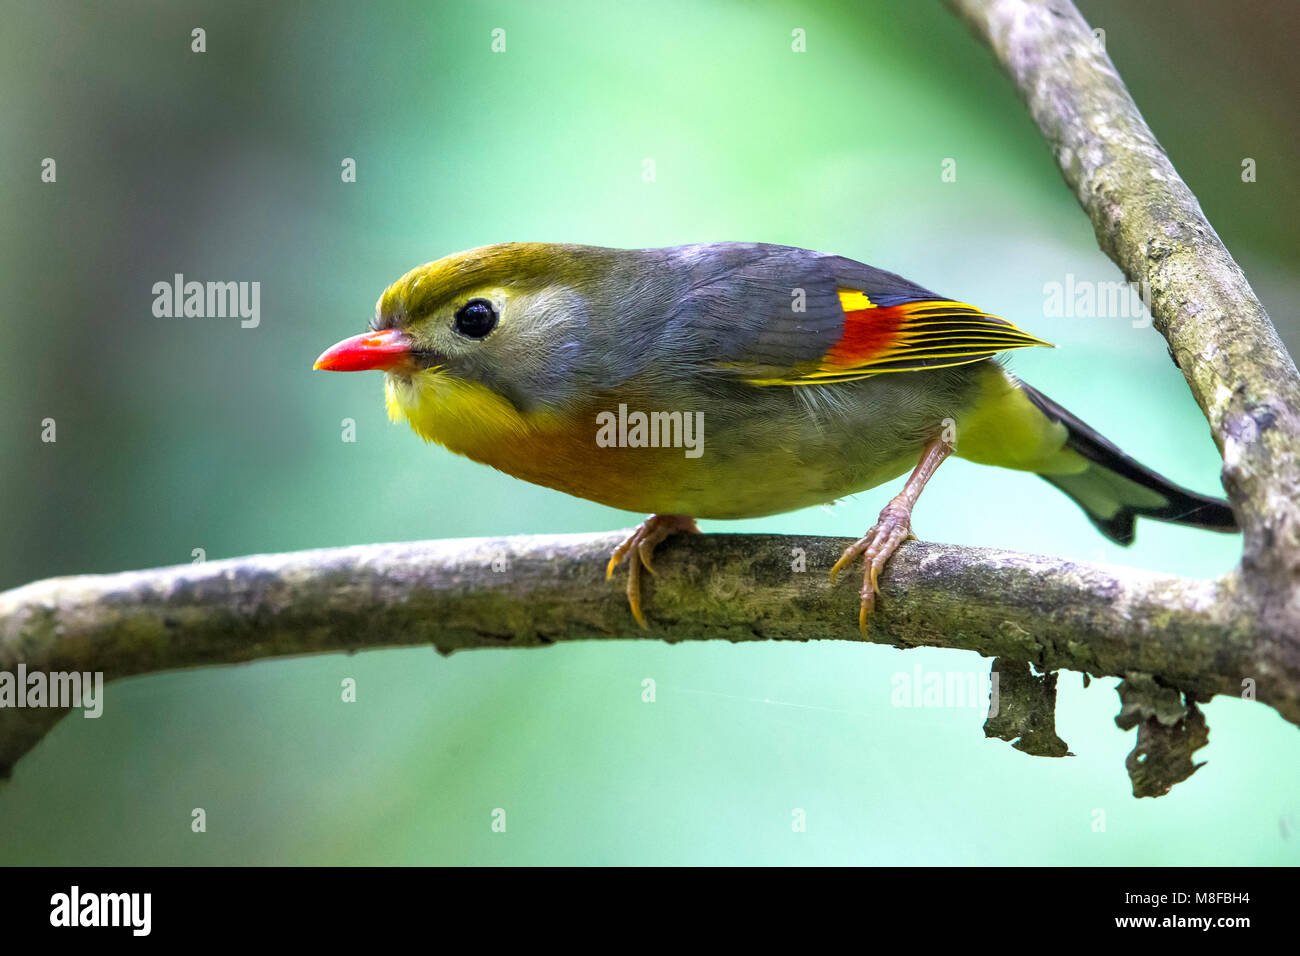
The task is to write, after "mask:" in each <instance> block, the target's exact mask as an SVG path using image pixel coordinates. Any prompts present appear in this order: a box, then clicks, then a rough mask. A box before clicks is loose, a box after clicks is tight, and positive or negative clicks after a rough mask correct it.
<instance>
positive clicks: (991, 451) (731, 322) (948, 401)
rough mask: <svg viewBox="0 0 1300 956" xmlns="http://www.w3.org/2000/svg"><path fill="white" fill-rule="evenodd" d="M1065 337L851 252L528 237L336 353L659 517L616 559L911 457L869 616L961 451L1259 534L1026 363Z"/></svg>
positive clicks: (458, 447) (1170, 517)
mask: <svg viewBox="0 0 1300 956" xmlns="http://www.w3.org/2000/svg"><path fill="white" fill-rule="evenodd" d="M1039 346H1047V347H1054V346H1052V345H1051V343H1048V342H1046V341H1044V340H1042V339H1040V338H1038V337H1036V336H1034V335H1032V334H1030V333H1028V332H1026V331H1023V330H1022V329H1020V328H1018V327H1017V326H1015V325H1014V324H1012V323H1011V322H1010V321H1008V320H1006V319H1004V318H1000V317H998V316H995V315H992V314H989V313H987V312H984V311H982V310H980V309H978V308H976V307H975V306H972V305H969V304H967V303H964V302H960V301H956V300H953V299H949V298H947V297H945V296H942V295H938V294H936V293H933V292H931V291H929V290H928V289H926V288H923V287H922V286H919V285H917V284H915V283H913V282H911V281H909V280H907V279H905V278H903V277H901V276H899V275H896V274H894V273H892V272H887V271H885V270H882V269H878V268H875V267H873V266H869V265H866V264H864V263H862V262H858V261H855V260H853V259H850V258H846V257H843V256H837V255H832V254H828V253H822V252H815V251H812V250H808V249H801V248H795V247H791V246H783V245H773V244H767V243H746V242H714V243H701V244H693V245H682V246H673V247H667V248H652V249H614V248H606V247H601V246H588V245H573V244H560V243H540V242H507V243H498V244H495V245H488V246H483V247H480V248H476V249H470V250H468V251H465V252H460V253H455V254H452V255H448V256H445V257H443V258H440V259H437V260H435V261H433V262H429V263H426V264H424V265H421V266H418V267H416V268H414V269H412V270H410V271H409V272H407V273H406V274H405V275H403V276H402V277H401V278H399V279H398V280H397V281H396V282H393V283H392V284H391V285H390V286H388V288H387V289H386V290H385V291H384V292H383V294H382V295H381V296H380V297H379V300H378V302H377V303H376V306H375V311H374V314H373V316H372V317H371V319H370V322H369V328H368V329H367V330H366V331H364V332H362V333H360V334H358V335H354V336H351V337H350V338H346V339H344V340H343V341H340V342H338V343H337V344H335V345H333V346H331V347H330V348H328V349H327V350H325V352H324V353H322V354H321V355H320V357H319V358H318V359H317V360H316V362H315V366H314V367H315V368H316V369H323V370H330V371H362V370H382V371H383V372H384V373H386V374H385V399H386V406H387V410H388V413H389V416H390V418H391V419H392V420H393V421H395V422H402V421H405V422H406V423H408V424H409V425H410V427H411V428H412V430H413V431H414V432H415V433H416V434H417V435H419V436H420V437H421V438H423V439H424V440H425V441H426V442H434V443H437V444H439V445H442V446H444V447H445V448H447V449H449V450H451V451H452V452H455V453H457V454H460V455H464V456H467V457H468V458H471V459H473V460H474V461H477V462H480V463H482V464H485V465H489V466H491V467H493V468H496V469H498V470H500V471H502V472H505V473H506V474H508V475H513V476H514V477H516V478H520V479H523V480H525V481H529V482H533V483H535V484H538V485H544V486H546V487H548V488H552V489H556V490H558V491H562V492H565V493H567V494H570V495H576V496H578V497H580V498H585V499H588V500H591V501H596V502H599V503H601V504H604V505H608V506H610V507H613V508H618V509H621V510H625V511H633V512H640V513H644V514H647V515H648V517H647V518H646V519H645V520H644V521H643V522H642V523H641V524H640V525H639V526H638V527H637V528H636V529H635V530H634V531H633V532H632V533H631V535H629V536H628V538H627V539H626V540H625V541H623V542H622V543H621V544H620V545H619V546H618V547H617V548H616V549H615V550H614V552H613V554H612V555H611V556H610V559H609V563H608V566H607V568H606V578H607V579H608V578H610V577H612V575H613V574H614V572H615V570H616V569H617V568H618V566H619V565H621V564H623V563H626V564H627V566H628V574H627V583H626V592H627V600H628V606H629V608H630V611H631V614H632V616H633V618H634V619H635V621H636V623H637V624H638V625H640V626H641V627H642V628H646V627H648V622H647V619H646V616H645V613H644V609H643V607H642V601H641V586H640V585H641V571H642V569H644V570H645V571H646V572H648V573H651V574H654V573H656V572H655V568H654V565H653V554H654V551H655V548H656V546H657V545H658V544H660V543H661V542H662V541H663V540H665V539H666V538H667V537H668V536H670V535H672V534H675V533H685V534H694V533H699V528H698V526H697V525H696V520H697V519H700V518H704V519H743V518H757V517H762V516H766V515H772V514H778V513H782V512H787V511H794V510H796V509H800V508H805V507H810V506H814V505H823V504H826V503H827V502H832V501H836V500H838V499H841V498H844V497H846V496H849V495H852V494H855V493H858V492H861V491H864V490H866V489H869V488H874V487H876V486H878V485H881V484H884V483H886V482H891V481H894V480H895V479H897V478H899V477H901V476H903V475H904V474H909V471H910V474H909V477H908V478H907V479H906V480H905V482H904V484H903V487H902V489H901V490H900V491H899V493H898V494H897V495H895V496H894V497H893V498H892V499H891V500H890V501H889V503H888V504H887V505H886V506H885V507H884V509H883V510H882V511H881V512H880V516H879V519H878V521H877V522H876V524H875V525H874V526H873V527H872V528H871V529H869V530H868V531H867V533H866V534H864V535H863V536H862V537H860V538H859V539H857V540H856V541H855V542H854V543H853V544H851V545H849V546H848V547H847V548H846V549H845V550H844V552H843V554H842V555H841V556H840V558H839V560H838V561H837V562H836V563H835V565H834V567H833V568H831V571H830V576H831V579H832V581H834V580H835V579H836V576H837V575H838V574H839V573H840V572H841V571H842V570H843V569H844V568H846V567H848V566H850V565H851V564H853V563H854V562H856V561H857V560H858V559H861V560H862V562H863V583H862V587H861V589H860V592H859V607H858V626H859V628H860V629H861V630H862V633H863V635H864V636H865V635H866V632H867V623H868V619H869V615H870V614H871V612H872V611H873V610H874V609H875V606H876V602H877V598H878V597H879V596H880V593H881V592H880V584H879V576H880V572H881V570H882V569H883V568H884V566H885V564H886V562H887V561H888V560H889V558H890V557H891V556H892V555H893V554H894V552H895V551H896V550H897V549H898V547H899V546H900V545H901V544H902V543H903V542H904V541H905V540H907V539H908V538H911V537H913V535H912V528H911V522H912V514H913V510H914V508H915V507H916V504H917V499H918V498H919V497H920V494H921V491H922V489H923V488H924V487H925V485H926V483H927V482H928V481H929V480H930V478H931V477H932V476H933V475H934V473H935V471H936V469H937V468H938V467H939V466H940V465H941V464H942V463H943V462H944V461H945V460H946V459H947V458H948V457H949V456H953V455H955V456H957V457H960V458H964V459H966V460H968V461H972V462H975V463H978V464H983V465H991V466H997V467H1001V468H1006V469H1013V470H1018V471H1024V472H1031V473H1034V474H1037V475H1039V476H1041V477H1042V478H1044V479H1046V480H1047V481H1048V482H1049V483H1050V484H1052V485H1054V486H1055V487H1056V488H1058V489H1059V490H1060V491H1062V492H1064V493H1065V494H1066V495H1067V496H1069V497H1070V498H1072V499H1073V500H1074V501H1075V503H1077V504H1078V505H1079V507H1080V508H1082V509H1083V512H1084V514H1085V515H1086V516H1087V518H1088V519H1089V520H1090V521H1091V522H1092V524H1093V525H1095V526H1096V528H1097V529H1098V530H1099V531H1100V532H1101V533H1102V534H1103V535H1105V536H1106V537H1107V538H1109V539H1110V540H1112V541H1115V542H1118V543H1119V544H1124V545H1127V544H1130V543H1131V542H1132V541H1133V538H1134V533H1135V524H1136V519H1137V518H1138V517H1144V518H1152V519H1155V520H1158V521H1166V522H1172V523H1175V524H1180V525H1190V526H1194V527H1199V528H1205V529H1210V530H1214V531H1222V532H1231V531H1236V530H1238V525H1237V521H1236V518H1235V516H1234V514H1233V512H1232V509H1231V508H1230V507H1229V505H1228V503H1227V502H1226V501H1223V500H1221V499H1218V498H1215V497H1212V496H1208V495H1203V494H1200V493H1198V492H1195V491H1191V490H1188V489H1186V488H1183V487H1180V486H1179V485H1177V484H1175V483H1173V482H1172V481H1170V480H1169V479H1167V478H1164V477H1162V476H1161V475H1159V474H1157V473H1156V472H1155V471H1152V470H1151V469H1150V468H1147V467H1146V466H1144V465H1142V464H1140V463H1139V462H1138V461H1136V460H1135V459H1133V458H1132V457H1130V456H1129V455H1127V454H1125V453H1124V452H1123V451H1121V450H1120V449H1119V448H1118V447H1116V446H1115V445H1114V444H1113V443H1111V442H1110V441H1108V440H1107V439H1106V438H1104V437H1103V436H1102V435H1100V434H1099V433H1098V432H1097V431H1096V430H1095V429H1093V428H1091V427H1089V426H1088V425H1087V424H1085V423H1084V422H1083V421H1082V420H1081V419H1079V418H1078V417H1076V416H1075V415H1073V414H1072V413H1070V412H1069V411H1067V410H1066V409H1064V408H1063V407H1061V406H1060V405H1058V404H1057V403H1055V402H1053V401H1052V400H1051V399H1049V398H1047V397H1046V396H1045V395H1043V394H1042V393H1041V392H1039V391H1037V390H1036V389H1034V388H1033V387H1031V386H1030V385H1028V384H1026V383H1025V382H1023V381H1021V380H1020V379H1019V378H1017V377H1016V376H1014V375H1013V374H1011V372H1010V371H1008V369H1007V368H1006V364H1005V353H1007V352H1009V351H1011V350H1015V349H1022V348H1029V347H1039Z"/></svg>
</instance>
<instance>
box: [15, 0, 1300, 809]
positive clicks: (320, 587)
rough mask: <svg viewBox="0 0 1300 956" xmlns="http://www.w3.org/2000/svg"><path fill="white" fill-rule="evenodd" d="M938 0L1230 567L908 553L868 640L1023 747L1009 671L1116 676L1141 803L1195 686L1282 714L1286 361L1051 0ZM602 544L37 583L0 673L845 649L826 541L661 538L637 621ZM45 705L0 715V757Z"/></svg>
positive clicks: (1292, 471)
mask: <svg viewBox="0 0 1300 956" xmlns="http://www.w3.org/2000/svg"><path fill="white" fill-rule="evenodd" d="M948 2H949V4H950V5H951V6H952V7H953V8H954V9H955V10H957V11H958V12H960V13H961V14H962V16H964V17H965V18H966V20H967V21H968V22H969V23H970V24H971V26H972V27H973V29H974V30H975V32H976V33H977V34H978V35H979V36H980V37H982V38H983V39H984V40H985V41H986V42H987V43H988V45H989V47H990V48H991V49H992V51H993V52H994V54H995V56H996V57H997V58H998V60H999V61H1000V63H1001V64H1002V66H1003V67H1004V68H1005V69H1006V71H1007V73H1008V74H1009V75H1010V76H1011V78H1012V80H1013V81H1014V82H1015V84H1016V85H1017V87H1018V88H1019V89H1020V91H1021V93H1022V94H1023V96H1024V98H1025V100H1026V102H1027V103H1028V105H1029V109H1030V111H1031V113H1032V114H1033V116H1034V119H1035V120H1036V121H1037V123H1038V125H1039V127H1040V128H1041V129H1042V131H1043V133H1044V135H1045V136H1046V138H1047V141H1048V143H1049V144H1050V146H1051V148H1052V150H1053V152H1054V154H1055V157H1056V159H1057V161H1058V163H1059V164H1060V167H1061V170H1062V172H1063V173H1064V175H1065V178H1066V181H1067V182H1068V183H1069V185H1070V187H1071V188H1072V189H1073V190H1074V192H1075V194H1076V196H1077V197H1078V198H1079V202H1080V203H1081V205H1082V206H1083V208H1084V209H1085V211H1086V212H1087V213H1088V215H1089V216H1090V217H1091V218H1092V221H1093V223H1094V225H1095V227H1096V232H1097V239H1098V242H1099V243H1100V244H1101V247H1102V249H1103V250H1105V251H1106V252H1107V254H1109V255H1110V256H1111V258H1112V259H1114V260H1115V262H1116V263H1117V264H1118V265H1119V266H1120V268H1121V269H1123V271H1124V272H1125V274H1126V275H1127V276H1128V277H1129V278H1130V279H1131V280H1134V281H1141V282H1144V283H1147V284H1149V287H1150V290H1151V296H1150V298H1151V303H1150V304H1151V311H1152V314H1153V317H1154V322H1155V326H1156V328H1157V329H1159V331H1160V332H1161V333H1162V334H1163V335H1164V336H1165V337H1166V339H1167V340H1168V342H1169V347H1170V354H1171V355H1172V356H1173V357H1174V361H1175V362H1177V364H1178V366H1179V368H1181V369H1182V371H1183V374H1184V375H1185V376H1186V378H1187V381H1188V384H1189V385H1190V387H1191V389H1192V393H1193V395H1194V396H1195V398H1196V400H1197V402H1199V403H1200V406H1201V408H1202V409H1203V410H1204V412H1205V414H1206V417H1207V419H1208V421H1209V424H1210V429H1211V431H1212V432H1213V434H1214V438H1215V441H1216V442H1217V443H1218V446H1219V448H1220V450H1221V451H1222V453H1223V456H1224V469H1223V476H1224V484H1225V487H1226V488H1227V490H1228V494H1229V497H1230V499H1231V501H1232V503H1233V506H1234V508H1235V510H1236V511H1237V514H1238V516H1239V518H1240V520H1241V523H1242V526H1243V528H1244V530H1245V550H1244V557H1243V561H1242V566H1241V567H1240V568H1239V569H1237V570H1235V571H1233V572H1232V573H1229V574H1227V575H1225V576H1224V577H1223V578H1221V579H1219V580H1216V581H1195V580H1187V579H1182V578H1177V577H1171V576H1168V575H1160V574H1153V573H1150V572H1146V571H1139V570H1133V569H1125V568H1116V567H1105V566H1100V565H1088V564H1076V563H1072V562H1067V561H1061V560H1056V559H1052V558H1043V557H1036V556H1031V555H1021V554H1014V553H1010V552H1003V551H991V550H986V549H970V548H957V547H951V546H945V545H936V544H922V543H919V542H914V543H909V544H906V545H904V547H903V548H902V549H901V550H900V552H899V553H898V555H897V556H896V557H895V558H894V559H893V560H892V561H891V562H890V564H889V566H888V568H887V569H886V571H885V574H884V575H883V577H882V584H883V588H884V598H883V599H882V600H881V602H880V604H879V607H878V610H877V612H876V614H875V615H874V616H873V618H872V620H871V640H873V641H876V642H880V643H889V644H894V645H896V646H900V647H912V646H918V645H929V646H935V647H953V648H964V649H967V650H971V651H975V652H976V653H979V654H982V655H984V656H986V657H994V658H1000V660H999V661H998V663H997V665H996V666H998V667H999V668H1001V673H1002V674H1003V675H1005V676H1006V677H1007V680H1008V684H1007V690H1008V698H1007V703H1008V710H1007V712H1006V713H1005V714H1003V715H1002V716H1001V717H1000V718H997V719H994V720H991V721H990V723H989V725H988V728H987V729H988V732H989V733H991V734H996V735H999V736H1004V737H1006V738H1007V739H1012V738H1017V737H1018V738H1019V739H1020V741H1021V742H1020V744H1018V746H1021V747H1022V749H1026V750H1029V751H1031V752H1036V753H1045V754H1051V753H1060V752H1062V751H1063V750H1064V746H1065V745H1064V742H1062V741H1060V740H1059V738H1057V737H1056V735H1055V731H1054V729H1053V727H1052V722H1051V719H1050V717H1051V715H1050V711H1051V706H1052V700H1053V697H1052V691H1053V689H1054V682H1053V680H1052V679H1051V677H1050V675H1049V676H1046V677H1045V678H1042V679H1039V678H1036V677H1035V676H1034V675H1033V673H1032V672H1031V671H1028V669H1027V668H1025V667H1024V666H1023V665H1025V664H1033V665H1034V666H1035V667H1036V668H1038V669H1039V670H1040V671H1043V672H1051V671H1055V670H1057V669H1070V670H1078V671H1082V672H1083V673H1084V674H1086V675H1087V674H1091V675H1095V676H1122V677H1124V678H1125V681H1124V684H1123V685H1122V687H1121V699H1122V702H1123V710H1122V713H1121V715H1120V718H1118V719H1119V721H1120V724H1121V726H1126V727H1133V726H1136V727H1138V731H1139V737H1138V746H1137V748H1136V749H1135V751H1134V754H1133V755H1132V756H1131V758H1130V761H1129V765H1130V772H1131V774H1132V775H1133V780H1134V792H1135V793H1137V794H1139V795H1147V794H1151V795H1154V794H1158V793H1162V792H1164V791H1165V790H1167V789H1168V787H1169V786H1170V785H1171V784H1172V783H1173V782H1176V781H1177V780H1179V779H1184V778H1185V777H1186V776H1188V775H1189V774H1190V773H1192V772H1193V771H1194V770H1195V769H1196V766H1197V765H1196V764H1195V763H1194V761H1192V759H1191V754H1192V752H1193V751H1194V750H1195V749H1196V748H1197V747H1199V746H1201V745H1202V744H1203V743H1204V740H1205V735H1206V730H1205V724H1204V720H1203V717H1202V715H1201V712H1200V710H1199V709H1198V707H1197V706H1196V702H1197V701H1205V700H1208V699H1209V698H1210V697H1212V696H1213V695H1215V694H1233V695H1237V694H1243V688H1245V691H1246V693H1245V696H1250V694H1251V693H1252V692H1253V693H1254V694H1256V695H1257V696H1258V699H1259V700H1261V701H1263V702H1266V703H1268V704H1269V705H1271V706H1272V707H1274V708H1275V709H1276V710H1277V711H1278V712H1279V713H1281V714H1282V715H1283V716H1284V717H1285V718H1286V719H1287V720H1289V721H1291V722H1292V723H1297V724H1300V597H1298V596H1297V595H1298V592H1300V588H1297V583H1298V582H1300V377H1297V374H1296V369H1295V366H1294V365H1293V364H1292V362H1291V360H1290V358H1289V357H1288V356H1287V353H1286V351H1285V349H1284V348H1283V346H1282V344H1281V342H1280V340H1279V339H1278V336H1277V334H1276V331H1275V330H1274V329H1273V327H1272V325H1271V323H1270V322H1269V319H1268V316H1267V315H1266V314H1265V312H1264V310H1263V308H1262V307H1261V306H1260V304H1259V302H1258V300H1257V299H1256V298H1255V296H1254V294H1253V292H1252V291H1251V289H1250V286H1249V284H1248V283H1247V282H1246V279H1245V277H1244V275H1243V274H1242V272H1241V269H1240V268H1239V267H1238V266H1237V264H1236V263H1235V262H1234V261H1233V259H1232V257H1231V256H1230V255H1229V254H1228V252H1227V250H1226V249H1225V248H1224V247H1223V244H1222V242H1220V241H1219V238H1218V236H1217V235H1216V234H1215V233H1214V230H1213V229H1212V228H1211V227H1210V225H1209V223H1208V222H1206V220H1205V217H1204V215H1203V214H1202V212H1201V209H1200V205H1199V204H1198V203H1197V201H1196V198H1195V197H1194V196H1193V195H1192V193H1191V192H1190V190H1188V188H1187V187H1186V185H1184V184H1183V182H1182V180H1181V179H1179V177H1178V175H1177V173H1176V172H1175V171H1174V169H1173V166H1172V165H1171V164H1170V162H1169V160H1168V158H1167V157H1166V156H1165V154H1164V151H1163V150H1162V149H1161V148H1160V145H1159V143H1157V142H1156V140H1155V137H1154V136H1153V135H1152V133H1151V131H1150V129H1149V128H1148V127H1147V125H1146V123H1145V122H1144V121H1143V119H1142V117H1141V115H1140V113H1139V112H1138V110H1137V107H1136V106H1135V105H1134V104H1133V101H1132V100H1131V99H1130V98H1129V96H1128V93H1127V91H1126V90H1125V88H1124V85H1123V83H1122V82H1121V80H1120V79H1119V76H1118V74H1117V73H1116V71H1115V68H1114V66H1113V65H1112V64H1111V62H1110V60H1109V59H1108V58H1107V56H1106V54H1105V52H1104V50H1102V49H1101V48H1100V45H1099V44H1098V43H1097V42H1096V41H1095V40H1094V37H1093V35H1092V32H1091V31H1090V30H1089V28H1088V25H1087V24H1086V23H1085V22H1084V20H1083V18H1082V17H1081V16H1080V15H1079V13H1078V11H1077V10H1075V8H1074V7H1073V5H1072V4H1070V3H1069V2H1067V0H948ZM620 539H621V535H614V534H602V535H570V536H562V537H544V538H539V537H533V538H508V539H491V540H488V539H483V540H465V541H440V542H427V543H422V544H400V545H367V546H363V547H356V548H344V549H337V550H330V551H313V552H302V553H298V554H286V555H269V556H260V557H253V558H243V559H237V560H233V561H223V562H212V563H208V564H202V565H187V566H184V567H178V568H164V569H160V570H156V571H142V572H127V573H123V574H115V575H103V576H92V577H77V578H62V579H56V580H50V581H42V582H37V583H35V584H31V585H27V586H26V587H22V588H18V589H15V590H13V591H10V592H7V593H4V594H0V671H4V670H10V671H12V670H13V669H14V668H15V667H16V666H17V665H18V664H19V663H22V664H24V665H25V666H26V667H28V668H31V669H40V670H46V671H70V670H79V671H102V672H103V673H104V674H105V676H106V677H107V678H109V679H112V678H115V677H123V676H127V675H130V674H140V673H148V672H151V671H157V670H164V669H173V668H179V667H193V666H200V665H207V664H227V663H233V662H238V661H247V660H253V659H257V658H263V657H273V656H279V655H289V654H307V653H318V652H327V651H340V650H346V651H355V650H360V649H363V648H374V647H392V646H399V645H411V644H431V645H433V646H434V647H436V648H438V649H439V650H440V651H442V652H444V653H447V652H451V651H454V650H459V649H462V648H471V647H530V646H541V645H546V644H553V643H556V642H559V641H568V640H583V639H600V638H621V639H662V640H668V641H677V640H687V639H707V638H724V639H728V640H732V641H744V640H809V639H812V638H835V639H842V640H858V639H859V637H858V633H857V629H856V626H855V616H856V597H855V592H854V585H853V583H851V582H850V581H849V580H848V579H849V578H851V577H852V576H846V579H845V581H844V582H843V583H841V585H840V586H838V587H836V588H832V586H831V585H830V583H829V581H827V580H826V577H825V573H824V572H825V570H826V569H828V568H829V567H830V565H831V564H832V563H833V562H834V560H835V559H836V558H837V557H838V555H839V553H840V550H841V549H842V548H843V546H844V545H845V544H846V543H847V542H845V541H840V540H836V539H827V538H800V537H775V536H749V535H725V536H708V535H705V536H690V537H689V538H676V539H670V541H669V542H668V543H667V544H665V545H664V546H663V549H662V552H661V556H660V557H659V560H658V561H657V562H656V564H657V567H658V568H659V569H660V570H661V573H660V575H659V576H658V577H655V578H650V579H648V580H646V581H645V585H646V588H645V590H646V607H647V612H648V614H649V616H650V619H651V621H652V622H653V624H654V630H652V631H649V632H645V631H641V630H640V629H639V628H637V627H636V626H635V624H634V622H633V621H632V618H631V616H630V614H629V613H628V610H627V607H626V604H625V602H624V598H623V595H622V592H621V589H620V588H618V587H616V586H611V585H610V584H609V583H608V582H606V581H605V580H604V574H603V569H604V562H605V558H606V556H607V554H608V553H609V551H610V550H611V549H612V547H613V546H614V545H615V544H616V543H617V541H618V540H620ZM801 556H802V557H801ZM801 560H802V562H803V564H802V568H803V569H802V570H800V561H801ZM1018 664H1019V665H1020V666H1017V665H1018ZM57 718H58V712H57V711H49V710H47V711H40V712H35V711H18V710H12V709H10V710H0V773H7V772H8V770H9V769H10V768H11V767H12V765H13V762H14V761H15V760H16V759H17V758H18V757H19V756H21V754H22V753H24V752H25V751H26V750H27V749H29V748H30V747H31V746H32V745H34V743H35V742H36V741H37V740H39V739H40V736H41V734H43V733H44V732H45V730H47V729H48V727H49V726H50V724H52V723H53V721H54V720H57Z"/></svg>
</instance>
